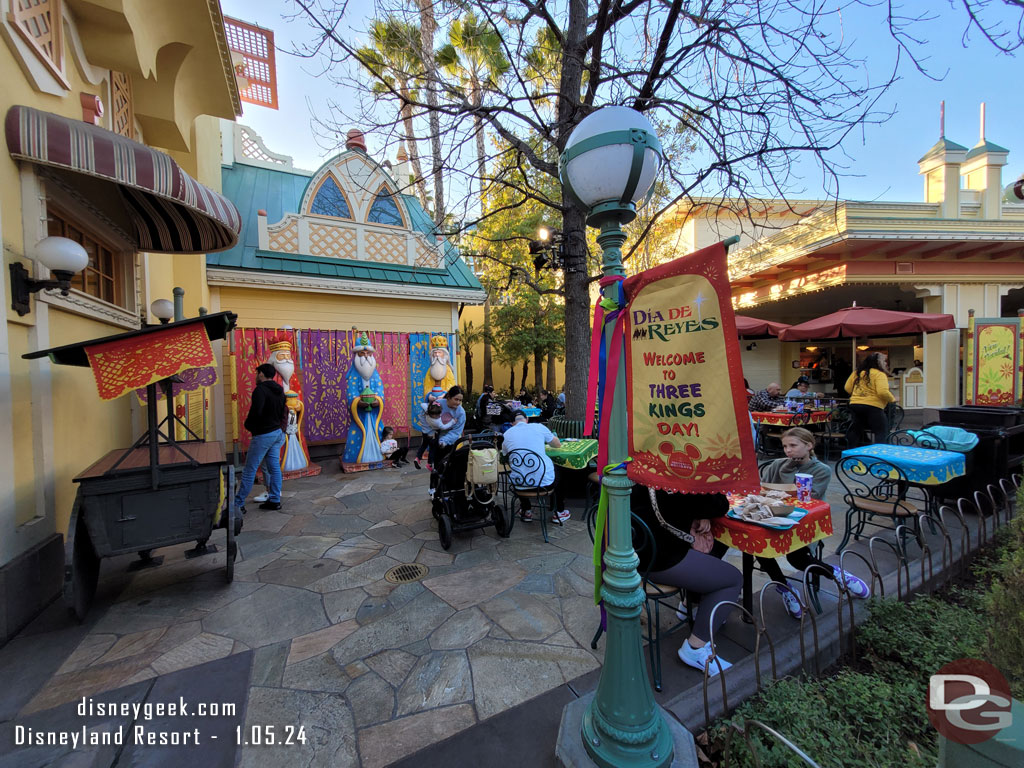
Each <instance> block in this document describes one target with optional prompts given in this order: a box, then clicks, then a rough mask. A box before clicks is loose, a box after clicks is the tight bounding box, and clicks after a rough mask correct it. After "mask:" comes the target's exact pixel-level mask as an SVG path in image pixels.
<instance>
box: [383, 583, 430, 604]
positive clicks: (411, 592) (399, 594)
mask: <svg viewBox="0 0 1024 768" xmlns="http://www.w3.org/2000/svg"><path fill="white" fill-rule="evenodd" d="M425 589H426V587H424V586H423V584H422V583H421V582H419V581H413V582H410V583H409V584H399V585H398V586H397V587H395V588H394V589H392V590H391V594H389V595H388V602H389V603H391V605H393V606H394V607H395V608H401V607H402V606H403V605H405V604H406V603H408V602H409V601H410V600H412V599H413V598H414V597H416V596H417V595H420V594H422V593H423V591H424V590H425Z"/></svg>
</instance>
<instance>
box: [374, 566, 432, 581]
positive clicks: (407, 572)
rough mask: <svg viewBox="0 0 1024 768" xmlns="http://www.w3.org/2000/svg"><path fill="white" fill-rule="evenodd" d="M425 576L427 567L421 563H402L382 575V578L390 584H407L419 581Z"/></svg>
mask: <svg viewBox="0 0 1024 768" xmlns="http://www.w3.org/2000/svg"><path fill="white" fill-rule="evenodd" d="M426 575H427V566H425V565H422V564H421V563H402V564H401V565H396V566H395V567H394V568H392V569H390V570H389V571H388V572H387V573H385V574H384V578H385V579H387V580H388V581H390V582H391V583H392V584H409V583H411V582H413V581H419V580H420V579H422V578H423V577H424V576H426Z"/></svg>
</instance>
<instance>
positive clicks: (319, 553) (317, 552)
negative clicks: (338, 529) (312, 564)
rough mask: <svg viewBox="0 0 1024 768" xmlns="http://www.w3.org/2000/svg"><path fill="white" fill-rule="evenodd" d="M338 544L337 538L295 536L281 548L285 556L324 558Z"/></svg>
mask: <svg viewBox="0 0 1024 768" xmlns="http://www.w3.org/2000/svg"><path fill="white" fill-rule="evenodd" d="M337 543H338V539H337V537H335V536H295V537H293V538H292V539H291V541H289V542H288V543H287V544H285V545H284V546H283V547H281V552H283V553H285V554H289V553H295V554H301V555H305V556H307V557H313V558H318V557H323V556H324V552H326V551H327V550H329V549H330V548H331V547H333V546H335V545H336V544H337Z"/></svg>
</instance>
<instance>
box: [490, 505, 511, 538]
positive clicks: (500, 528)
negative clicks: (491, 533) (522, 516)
mask: <svg viewBox="0 0 1024 768" xmlns="http://www.w3.org/2000/svg"><path fill="white" fill-rule="evenodd" d="M491 520H492V521H493V522H494V530H496V531H497V532H498V535H499V536H501V538H503V539H507V538H508V537H509V536H511V535H512V526H513V525H515V518H514V517H512V513H511V512H509V511H508V510H507V509H505V508H504V507H503V506H501V504H495V505H494V508H493V509H492V510H491Z"/></svg>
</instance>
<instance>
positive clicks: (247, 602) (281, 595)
mask: <svg viewBox="0 0 1024 768" xmlns="http://www.w3.org/2000/svg"><path fill="white" fill-rule="evenodd" d="M327 624H328V622H327V615H326V614H325V613H324V607H323V601H322V600H321V599H320V596H319V595H316V594H314V593H312V592H309V591H307V590H305V589H296V588H295V587H282V586H280V585H278V584H267V585H265V586H263V587H262V588H261V589H259V590H258V591H256V592H254V593H253V594H251V595H249V596H248V597H243V598H242V599H241V600H236V601H235V602H234V603H232V604H231V605H229V606H227V607H226V608H222V609H221V610H219V611H217V612H216V613H214V614H213V615H211V616H209V617H208V618H206V619H204V620H203V629H205V630H206V631H207V632H214V633H216V634H219V635H225V636H227V637H230V638H232V639H235V640H241V641H242V642H243V643H245V644H246V645H248V646H250V647H251V648H259V647H260V646H261V645H268V644H270V643H276V642H277V641H278V640H285V639H287V638H291V637H295V636H296V635H304V634H306V633H307V632H313V631H315V630H317V629H323V628H324V627H325V626H327Z"/></svg>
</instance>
